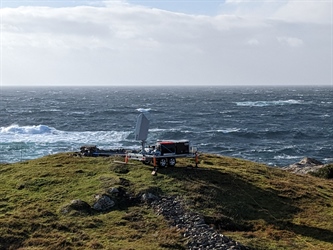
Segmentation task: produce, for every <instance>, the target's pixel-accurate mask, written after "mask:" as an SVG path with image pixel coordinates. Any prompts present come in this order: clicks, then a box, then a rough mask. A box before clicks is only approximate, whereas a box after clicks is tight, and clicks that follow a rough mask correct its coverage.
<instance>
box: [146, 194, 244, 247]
mask: <svg viewBox="0 0 333 250" xmlns="http://www.w3.org/2000/svg"><path fill="white" fill-rule="evenodd" d="M148 201H149V199H148ZM150 205H151V206H152V207H153V209H154V210H155V211H156V213H157V214H159V215H163V216H164V218H165V219H166V220H167V221H169V223H170V225H171V226H174V227H176V228H177V229H179V230H180V231H181V232H182V235H183V237H184V238H185V239H186V242H187V248H188V249H193V250H194V249H200V250H201V249H237V250H247V249H249V248H247V247H245V246H244V245H242V244H240V243H238V242H236V241H234V240H232V239H231V238H229V237H226V236H224V235H222V234H219V233H218V232H217V231H215V230H214V229H213V228H211V227H210V226H209V225H208V224H206V223H205V220H204V218H203V217H202V216H201V215H199V214H197V213H195V212H192V211H188V210H186V209H185V207H186V206H184V204H183V202H182V201H181V200H180V199H179V198H178V197H162V198H157V199H155V200H150Z"/></svg>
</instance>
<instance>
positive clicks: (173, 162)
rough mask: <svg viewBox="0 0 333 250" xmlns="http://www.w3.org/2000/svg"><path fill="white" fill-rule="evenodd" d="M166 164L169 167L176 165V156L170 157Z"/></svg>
mask: <svg viewBox="0 0 333 250" xmlns="http://www.w3.org/2000/svg"><path fill="white" fill-rule="evenodd" d="M168 165H169V166H170V167H174V166H175V165H176V158H170V159H169V161H168Z"/></svg>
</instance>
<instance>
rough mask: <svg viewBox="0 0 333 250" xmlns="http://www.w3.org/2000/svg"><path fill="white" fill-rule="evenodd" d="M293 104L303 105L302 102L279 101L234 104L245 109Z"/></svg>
mask: <svg viewBox="0 0 333 250" xmlns="http://www.w3.org/2000/svg"><path fill="white" fill-rule="evenodd" d="M293 104H305V102H304V101H302V100H293V99H290V100H279V101H254V102H253V101H245V102H236V105H237V106H247V107H266V106H281V105H293Z"/></svg>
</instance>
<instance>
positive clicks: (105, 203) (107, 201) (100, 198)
mask: <svg viewBox="0 0 333 250" xmlns="http://www.w3.org/2000/svg"><path fill="white" fill-rule="evenodd" d="M95 198H96V202H95V203H94V205H93V209H94V210H96V211H100V212H106V211H109V210H110V209H112V208H113V207H114V206H115V204H116V203H115V202H114V201H113V200H112V199H111V198H110V197H109V196H108V195H105V194H103V195H96V197H95Z"/></svg>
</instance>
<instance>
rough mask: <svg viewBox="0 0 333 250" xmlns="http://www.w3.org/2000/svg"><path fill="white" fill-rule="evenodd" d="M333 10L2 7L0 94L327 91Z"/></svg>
mask: <svg viewBox="0 0 333 250" xmlns="http://www.w3.org/2000/svg"><path fill="white" fill-rule="evenodd" d="M332 16H333V0H313V1H309V0H285V1H284V0H276V1H272V0H254V1H253V0H252V1H251V0H248V1H246V0H243V1H242V0H224V1H218V0H215V1H214V0H212V1H209V0H191V1H190V0H188V1H187V0H183V1H182V0H169V1H164V0H155V1H134V0H132V1H130V0H128V1H125V0H124V1H98V0H95V1H93V0H91V1H68V0H57V1H45V0H44V1H39V0H35V1H13V0H8V1H6V0H1V51H0V52H1V56H0V57H1V67H0V68H1V86H8V85H9V86H12V85H43V86H50V85H59V86H61V85H89V86H95V85H96V86H97V85H109V86H112V85H197V84H200V85H204V84H207V85H309V84H312V85H323V84H325V85H332V86H333V83H332V82H333V79H332V78H333V77H332V70H333V55H332V51H333V45H332V43H333V28H332V23H333V19H332Z"/></svg>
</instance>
